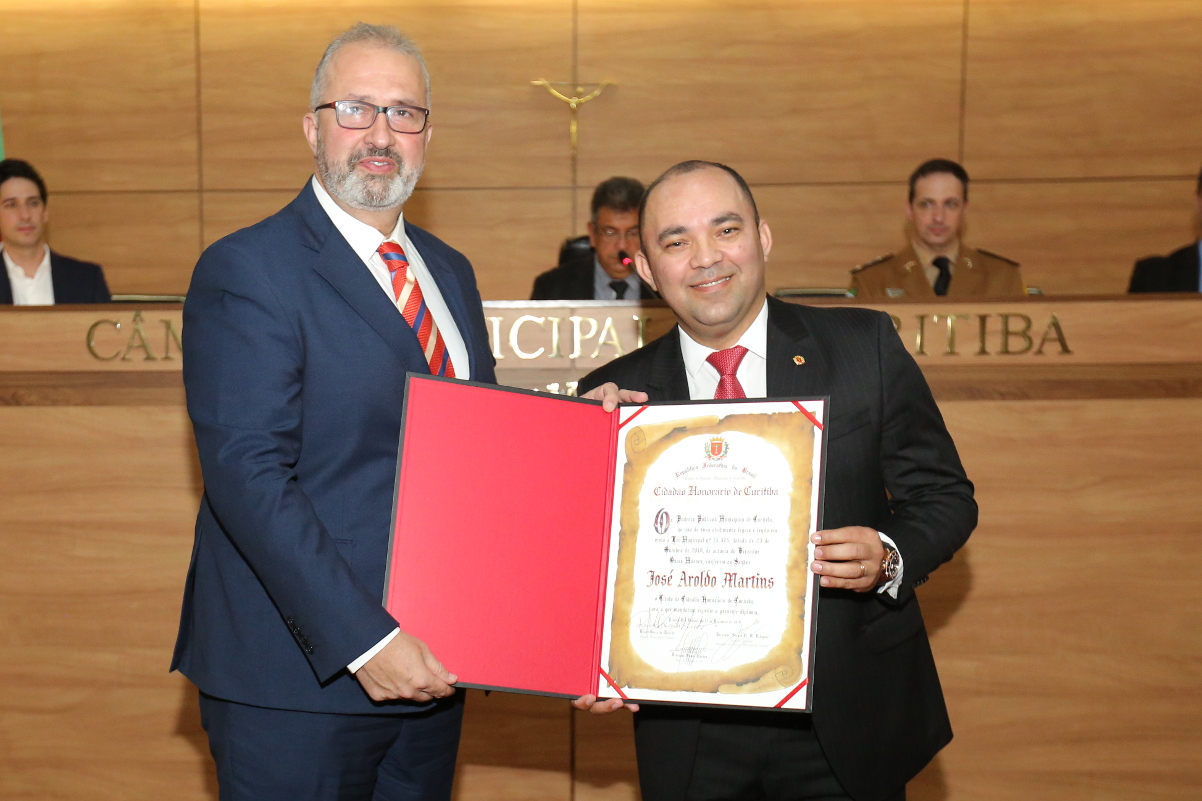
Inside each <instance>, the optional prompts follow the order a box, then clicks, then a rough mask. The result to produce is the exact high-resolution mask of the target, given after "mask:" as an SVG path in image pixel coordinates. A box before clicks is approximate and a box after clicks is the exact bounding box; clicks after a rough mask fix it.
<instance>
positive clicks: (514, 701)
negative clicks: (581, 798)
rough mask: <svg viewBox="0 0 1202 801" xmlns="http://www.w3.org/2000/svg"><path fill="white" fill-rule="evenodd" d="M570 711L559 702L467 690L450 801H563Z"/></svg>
mask: <svg viewBox="0 0 1202 801" xmlns="http://www.w3.org/2000/svg"><path fill="white" fill-rule="evenodd" d="M571 711H572V709H571V707H570V706H569V705H568V702H567V701H566V700H564V699H563V698H542V697H539V696H533V695H518V694H514V693H490V694H489V695H487V696H486V695H485V694H484V693H483V692H482V691H480V690H469V691H468V696H467V708H466V709H465V710H464V720H463V738H462V740H461V742H460V746H459V761H458V764H457V766H456V772H455V793H454V799H455V801H569V799H571V797H572V786H571V759H572V755H571V742H572V736H571V732H570V730H569V727H570V725H571Z"/></svg>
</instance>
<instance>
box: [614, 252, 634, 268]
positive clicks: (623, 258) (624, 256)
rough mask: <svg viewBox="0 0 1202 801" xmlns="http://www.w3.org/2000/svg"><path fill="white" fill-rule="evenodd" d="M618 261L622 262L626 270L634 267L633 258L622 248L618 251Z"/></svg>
mask: <svg viewBox="0 0 1202 801" xmlns="http://www.w3.org/2000/svg"><path fill="white" fill-rule="evenodd" d="M618 261H620V262H622V266H623V267H625V268H626V269H627V270H633V269H634V259H632V258H630V254H629V253H627V252H626V251H624V250H619V251H618Z"/></svg>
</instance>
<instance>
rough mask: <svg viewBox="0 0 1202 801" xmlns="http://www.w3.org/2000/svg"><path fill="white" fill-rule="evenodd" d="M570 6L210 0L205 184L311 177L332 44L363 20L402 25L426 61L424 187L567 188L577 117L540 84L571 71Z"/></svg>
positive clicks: (265, 185)
mask: <svg viewBox="0 0 1202 801" xmlns="http://www.w3.org/2000/svg"><path fill="white" fill-rule="evenodd" d="M570 15H571V5H570V4H569V3H567V2H555V1H554V0H526V2H513V3H504V4H496V3H492V2H487V0H456V1H455V2H435V1H434V0H428V1H427V2H414V1H413V0H410V2H405V3H396V2H391V1H385V0H380V2H345V3H337V4H331V3H328V2H325V0H273V1H271V2H256V3H246V2H241V1H240V0H200V25H201V52H200V64H201V76H202V83H203V91H202V109H203V128H204V148H205V166H204V175H205V187H206V188H208V189H290V188H292V187H295V186H298V185H299V183H300V182H301V181H303V180H304V178H305V176H306V175H308V174H310V173H311V172H312V156H311V154H310V152H309V148H308V145H307V144H306V143H305V141H304V139H303V137H302V136H301V128H300V125H301V122H300V120H301V117H302V116H303V115H304V113H305V111H306V110H307V103H308V98H309V86H310V82H311V81H312V79H313V71H314V69H315V68H316V66H317V61H318V59H319V58H320V57H321V53H322V51H323V49H324V48H325V46H326V45H327V44H328V43H329V40H330V39H331V38H332V37H333V36H334V35H335V34H336V33H338V32H339V31H341V30H344V29H346V28H348V27H350V26H351V25H352V24H354V23H355V22H356V21H359V20H365V21H369V22H377V23H384V24H392V25H396V26H398V27H399V28H401V30H403V31H405V32H406V33H408V34H409V35H411V36H412V37H413V38H414V39H415V40H416V41H417V42H418V44H419V45H420V46H421V48H422V50H423V52H424V53H425V56H426V60H427V63H428V65H429V68H430V73H431V79H432V81H433V92H434V100H433V103H434V105H433V113H432V117H431V120H432V125H433V126H434V131H435V134H434V138H433V140H432V144H431V151H430V158H429V163H428V167H427V170H426V176H425V178H424V179H423V184H422V185H423V186H426V187H447V186H459V187H464V186H467V187H496V186H549V185H550V186H562V185H565V184H566V183H568V182H569V181H570V178H569V171H568V146H567V138H566V136H565V135H564V134H563V129H564V126H565V125H566V121H567V110H566V107H564V106H563V104H561V103H559V102H558V101H556V100H554V99H553V98H551V97H550V96H548V95H547V94H546V92H545V90H543V89H541V88H539V87H534V86H531V85H530V81H531V80H533V79H537V78H543V77H546V78H549V79H551V80H559V79H564V78H563V76H565V75H567V74H568V73H569V72H570V70H571V40H570V33H571V16H570Z"/></svg>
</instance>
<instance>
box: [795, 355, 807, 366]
mask: <svg viewBox="0 0 1202 801" xmlns="http://www.w3.org/2000/svg"><path fill="white" fill-rule="evenodd" d="M805 363H806V357H805V356H794V357H793V364H796V365H797V366H798V367H800V366H801V365H803V364H805Z"/></svg>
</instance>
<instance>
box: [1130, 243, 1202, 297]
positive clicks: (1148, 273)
mask: <svg viewBox="0 0 1202 801" xmlns="http://www.w3.org/2000/svg"><path fill="white" fill-rule="evenodd" d="M1198 271H1199V263H1198V243H1197V242H1195V243H1193V244H1192V245H1186V246H1185V247H1183V248H1181V249H1180V250H1175V251H1173V252H1172V253H1170V254H1169V255H1167V256H1149V257H1148V258H1146V259H1140V260H1139V261H1137V262H1136V263H1135V269H1134V270H1133V271H1132V272H1131V284H1130V286H1128V287H1127V291H1128V292H1197V291H1198Z"/></svg>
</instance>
